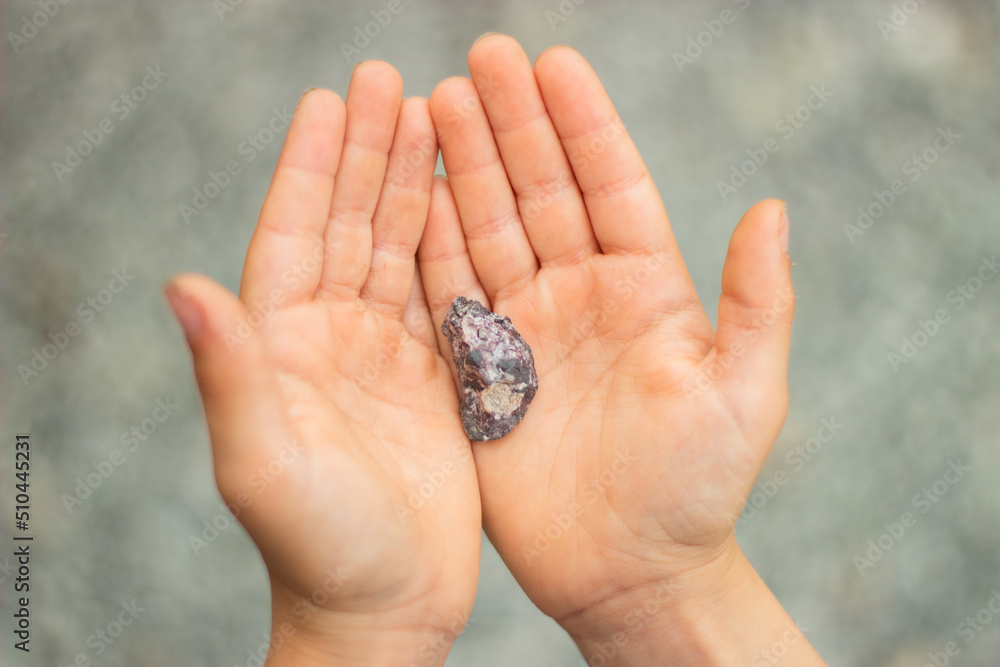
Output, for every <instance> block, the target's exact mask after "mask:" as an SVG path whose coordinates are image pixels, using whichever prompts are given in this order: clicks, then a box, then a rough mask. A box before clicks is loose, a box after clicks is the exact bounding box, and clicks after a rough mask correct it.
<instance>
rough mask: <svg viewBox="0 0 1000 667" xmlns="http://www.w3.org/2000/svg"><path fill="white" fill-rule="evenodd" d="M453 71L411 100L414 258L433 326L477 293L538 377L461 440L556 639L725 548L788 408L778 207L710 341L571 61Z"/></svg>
mask: <svg viewBox="0 0 1000 667" xmlns="http://www.w3.org/2000/svg"><path fill="white" fill-rule="evenodd" d="M469 69H470V71H471V74H472V78H471V80H470V79H465V78H452V79H448V80H446V81H444V82H442V83H441V84H440V85H439V86H438V87H437V89H436V90H435V91H434V93H433V95H432V96H431V100H430V107H431V113H432V116H433V118H434V122H435V126H436V127H437V130H438V138H439V141H440V144H441V151H442V156H443V159H444V165H445V169H446V171H447V175H448V180H447V182H445V181H443V180H439V181H438V182H437V183H436V184H435V189H434V191H433V196H432V204H431V207H432V209H433V210H435V211H436V213H437V215H435V216H432V218H431V220H430V221H429V224H428V227H427V229H426V231H425V234H424V237H423V239H422V241H421V245H420V249H419V252H418V257H419V260H420V271H421V275H422V277H423V283H424V285H425V287H426V291H427V296H428V302H429V303H430V305H431V310H432V316H433V319H434V322H435V324H438V323H440V322H441V321H442V318H443V317H444V313H445V312H446V310H447V308H448V305H449V304H450V302H451V299H452V298H453V297H454V296H456V295H458V294H463V295H466V296H469V297H472V298H477V299H479V300H481V301H483V302H484V304H486V305H487V306H488V307H491V308H492V309H493V310H495V311H496V312H498V313H500V314H502V315H506V316H509V317H510V318H511V320H512V321H513V324H514V326H515V327H516V328H517V329H518V330H519V331H520V333H521V334H522V335H523V336H524V338H525V339H526V340H527V342H528V343H529V344H530V345H531V347H532V350H533V353H534V358H535V365H536V367H537V369H538V375H539V389H538V393H537V395H536V396H535V398H534V402H533V403H532V404H531V406H530V408H529V409H528V412H527V414H526V416H525V418H524V420H523V421H522V422H521V424H520V425H519V426H517V427H516V428H515V429H514V431H513V432H512V433H511V434H510V435H508V436H506V437H505V438H502V439H499V440H496V441H492V442H484V443H474V445H473V452H474V455H475V461H476V467H477V471H478V476H479V485H480V490H481V494H482V503H483V521H484V527H485V529H486V531H487V534H488V535H489V537H490V539H491V541H492V542H493V544H494V545H495V546H496V547H497V549H498V550H499V552H500V554H501V555H502V556H503V558H504V560H505V562H506V563H507V565H508V566H509V567H510V569H511V571H512V572H513V574H514V576H515V577H516V578H517V580H518V582H519V583H520V584H521V585H522V586H523V587H524V589H525V591H526V592H527V594H528V595H529V597H531V599H532V600H533V601H534V602H535V603H536V604H537V605H538V606H539V607H540V608H541V609H542V610H543V611H544V612H545V613H547V614H549V615H551V616H553V617H554V618H556V619H557V620H559V621H560V622H562V623H563V624H564V625H567V626H569V625H572V623H573V621H572V619H574V618H575V617H577V616H579V615H581V614H593V613H594V611H595V610H599V609H600V608H602V606H605V605H607V607H608V608H609V609H610V608H611V606H612V605H611V603H612V602H613V601H616V600H618V599H619V598H621V597H622V596H629V595H632V594H633V593H636V592H643V595H646V596H647V597H648V596H652V595H654V591H655V590H657V588H658V587H665V590H668V591H669V595H667V597H670V596H676V595H679V594H680V595H691V596H693V595H696V593H697V591H696V590H695V589H696V588H697V587H698V586H700V585H702V583H704V584H705V585H706V587H707V586H708V585H709V583H710V582H712V581H714V580H715V579H716V578H717V577H721V576H724V574H723V573H725V572H726V571H728V570H729V569H730V568H731V567H732V565H733V563H734V562H735V561H736V560H737V558H738V557H739V555H740V554H739V549H738V547H737V545H736V542H735V539H734V537H733V527H734V523H735V521H736V519H737V516H738V514H739V512H740V509H741V507H742V504H743V502H744V500H745V498H746V496H747V493H748V492H749V490H750V487H751V485H752V484H753V481H754V478H755V476H756V474H757V473H758V471H759V469H760V467H761V465H762V463H763V461H764V458H765V456H766V455H767V453H768V451H769V449H770V447H771V445H772V443H773V442H774V440H775V437H776V436H777V433H778V431H779V430H780V427H781V424H782V421H783V419H784V415H785V411H786V405H787V390H786V379H785V376H786V365H787V355H788V346H789V336H790V329H791V319H792V310H793V295H792V288H791V282H790V278H789V261H788V258H787V255H786V253H785V248H786V247H787V234H788V232H787V218H786V216H785V212H784V204H783V203H782V202H780V201H777V200H768V201H765V202H762V203H760V204H757V205H756V206H754V207H753V208H751V209H750V211H749V212H748V213H747V214H746V215H745V216H744V217H743V219H742V220H741V221H740V223H739V225H738V226H737V228H736V231H735V233H734V234H733V237H732V241H731V244H730V247H729V253H728V256H727V258H726V262H725V267H724V270H723V276H722V294H721V299H720V301H719V309H718V328H717V329H716V328H713V326H712V325H711V323H710V321H709V319H708V317H707V316H706V314H705V312H704V310H703V308H702V306H701V303H700V301H699V299H698V296H697V294H696V292H695V289H694V287H693V284H692V282H691V279H690V277H689V275H688V272H687V270H686V268H685V266H684V262H683V260H682V258H681V254H680V251H679V249H678V247H677V243H676V241H675V240H674V237H673V234H672V232H671V228H670V224H669V222H668V219H667V215H666V212H665V210H664V208H663V205H662V203H661V200H660V197H659V195H658V193H657V189H656V186H655V185H654V183H653V181H652V179H651V178H650V175H649V172H648V171H647V170H646V168H645V166H644V164H643V162H642V160H641V158H640V157H639V154H638V152H637V151H636V148H635V146H634V145H633V143H632V142H631V140H630V139H629V137H628V134H627V133H626V131H625V128H624V126H623V124H622V121H621V119H620V118H619V117H618V115H617V113H616V112H615V109H614V107H613V106H612V104H611V102H610V100H609V98H608V96H607V94H606V93H605V91H604V89H603V88H602V86H601V84H600V82H599V81H598V79H597V76H596V75H595V73H594V72H593V70H592V69H591V68H590V67H589V65H588V64H587V63H586V62H585V61H584V59H583V58H582V57H581V56H580V55H579V54H578V53H577V52H575V51H573V50H572V49H569V48H567V47H555V48H552V49H549V50H547V51H546V52H544V53H543V54H542V55H541V56H540V57H539V58H538V60H537V61H536V63H535V65H534V68H532V65H531V63H530V62H529V61H528V59H527V57H526V56H525V54H524V52H523V51H522V50H521V48H520V47H519V46H518V45H517V43H516V42H515V41H514V40H512V39H511V38H509V37H506V36H502V35H500V36H489V37H485V38H483V39H481V40H480V41H478V42H477V43H476V44H475V45H474V46H473V48H472V50H471V52H470V54H469ZM439 343H440V344H441V345H442V349H445V350H446V349H447V345H446V344H445V343H444V341H443V340H442V339H441V338H440V337H439ZM699 573H704V574H703V575H702V574H699ZM696 580H697V581H698V582H699V583H697V584H696V583H694V582H695V581H696ZM643 595H636V596H635V598H634V599H636V600H640V601H641V600H643V599H645V598H644V597H643ZM660 597H662V596H659V595H658V594H657V598H660ZM664 599H665V598H664ZM616 604H617V603H616ZM614 608H615V609H618V610H621V609H625V610H627V607H622V606H621V605H617V606H615V607H614ZM660 664H662V663H660Z"/></svg>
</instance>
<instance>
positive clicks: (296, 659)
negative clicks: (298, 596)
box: [256, 600, 468, 667]
mask: <svg viewBox="0 0 1000 667" xmlns="http://www.w3.org/2000/svg"><path fill="white" fill-rule="evenodd" d="M423 616H424V618H422V619H414V618H413V615H412V614H410V613H409V612H407V611H404V610H377V611H374V610H373V611H371V612H343V611H334V610H331V609H328V608H321V607H317V606H315V605H313V604H311V603H310V602H309V601H306V600H299V601H296V602H281V601H277V600H276V601H274V602H273V612H272V619H271V642H270V648H269V649H268V650H267V660H266V662H265V663H264V664H265V665H266V667H292V666H294V667H353V666H355V665H357V666H358V667H361V666H362V665H364V666H365V667H440V666H441V665H443V664H444V662H445V659H446V658H447V656H448V653H449V651H450V650H451V646H452V644H453V643H454V642H455V640H456V639H457V638H458V636H459V635H460V634H461V633H462V630H463V629H464V627H465V624H466V622H467V619H468V614H459V613H454V614H452V616H451V617H450V619H449V618H447V617H445V618H443V619H440V620H437V621H432V620H431V619H430V618H428V617H429V616H433V615H431V614H424V615H423ZM261 657H262V658H263V656H261ZM256 664H259V663H256Z"/></svg>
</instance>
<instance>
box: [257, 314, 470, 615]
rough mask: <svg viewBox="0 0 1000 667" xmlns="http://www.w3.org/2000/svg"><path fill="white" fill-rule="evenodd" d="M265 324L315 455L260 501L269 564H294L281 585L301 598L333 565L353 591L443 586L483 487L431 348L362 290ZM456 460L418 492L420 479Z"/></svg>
mask: <svg viewBox="0 0 1000 667" xmlns="http://www.w3.org/2000/svg"><path fill="white" fill-rule="evenodd" d="M264 333H265V338H266V340H267V345H268V348H269V349H270V350H271V354H272V357H273V359H274V362H275V365H276V367H277V371H278V380H279V383H280V386H281V390H282V394H283V395H284V397H285V403H286V405H287V410H288V415H289V420H290V422H291V423H292V425H293V426H292V428H293V429H294V432H295V434H296V437H298V438H300V439H301V444H302V445H303V448H304V450H305V455H306V457H307V459H308V465H307V466H305V469H304V470H303V472H304V473H306V474H305V479H298V478H296V479H294V481H292V482H291V483H289V484H288V485H287V486H284V487H280V491H279V492H277V493H275V494H273V496H269V497H268V498H267V502H266V503H261V510H260V512H266V513H267V514H268V515H273V516H268V517H266V518H265V517H260V515H258V517H257V518H258V520H260V521H270V522H273V523H274V524H275V525H276V526H279V527H280V528H279V529H277V530H271V531H268V532H267V535H268V538H267V539H266V540H265V541H264V543H261V544H259V545H260V546H261V548H262V550H264V552H265V557H270V559H269V564H271V567H272V571H273V570H275V569H280V568H282V567H283V564H285V563H287V564H288V565H287V570H286V571H284V573H283V574H284V575H285V576H287V577H288V582H287V583H288V584H289V585H290V586H294V589H295V591H296V592H297V593H299V594H301V595H304V596H309V595H310V594H311V592H312V590H313V589H315V587H316V582H317V581H322V579H323V577H324V576H325V574H324V573H325V571H326V570H327V569H329V568H330V567H331V563H336V564H338V565H339V564H342V565H343V566H344V567H345V568H347V570H349V571H350V573H351V575H350V577H349V579H348V585H347V587H346V588H345V589H344V590H343V591H342V592H343V593H344V594H345V595H348V594H350V595H352V596H358V597H361V598H371V597H378V596H380V595H383V594H385V592H386V591H391V590H395V589H397V588H399V587H400V586H401V585H405V586H406V588H407V590H408V594H409V595H412V596H414V597H419V596H420V595H423V594H426V593H427V592H428V591H430V590H434V589H444V588H447V587H448V585H449V579H450V578H451V573H450V572H448V571H447V570H445V569H444V568H443V566H444V565H446V564H447V563H449V562H453V556H452V555H450V554H449V553H448V551H449V548H450V547H451V546H452V545H453V544H454V543H455V542H456V541H462V540H464V541H466V542H467V541H468V537H469V533H470V531H471V533H472V535H473V537H477V534H478V526H477V521H478V519H479V517H478V511H477V506H478V489H477V487H476V483H475V478H474V476H473V470H472V468H471V456H470V455H469V452H468V441H467V440H465V438H464V435H463V433H462V430H461V424H460V422H459V421H458V419H457V418H456V416H455V414H454V413H455V410H456V406H457V397H456V394H455V389H454V384H453V383H452V380H451V375H450V371H449V370H448V367H447V365H446V364H445V363H444V360H443V359H442V358H441V357H440V355H439V354H438V353H437V350H436V349H435V350H431V349H430V348H429V347H428V346H427V344H426V343H424V342H421V341H420V340H418V339H417V338H415V337H414V335H413V334H411V333H410V332H409V331H408V330H407V329H406V328H405V327H404V326H403V325H402V323H401V322H400V321H398V320H393V319H391V318H387V317H385V316H383V315H382V314H380V313H378V312H375V311H373V310H371V309H369V308H367V306H366V305H365V304H364V302H362V301H360V300H358V301H356V302H353V303H352V302H326V301H316V302H312V303H307V304H301V305H298V306H295V307H293V308H291V309H288V310H285V311H282V312H281V313H279V314H278V315H277V316H276V317H275V318H274V320H273V321H272V322H270V323H269V324H268V326H267V328H266V330H265V332H264ZM417 429H419V431H417ZM452 467H454V469H455V470H456V471H457V472H456V473H454V474H452V475H449V476H448V477H447V479H446V483H442V484H440V488H438V487H437V486H433V483H432V487H433V495H431V494H428V493H426V492H425V493H424V495H429V496H430V497H429V498H426V499H424V498H423V496H421V495H420V493H419V489H420V485H421V484H424V483H425V482H427V481H428V479H429V478H432V477H433V473H435V472H439V471H441V470H442V468H444V469H446V470H451V469H452ZM425 487H426V485H425ZM275 488H276V489H278V488H279V487H277V486H276V487H275ZM289 516H295V517H297V518H298V520H297V521H296V522H294V523H290V522H288V521H287V520H283V519H282V517H289ZM452 531H454V532H455V533H457V535H455V534H453V533H452ZM348 536H349V539H347V538H348ZM466 546H468V545H466ZM454 556H458V557H460V558H459V559H460V560H461V561H463V563H462V566H463V567H465V568H469V567H470V565H471V564H470V563H468V562H466V561H468V560H469V558H468V557H466V556H465V555H464V554H454ZM473 569H474V568H473ZM463 583H464V584H465V587H467V586H468V582H463ZM463 592H465V591H464V590H463Z"/></svg>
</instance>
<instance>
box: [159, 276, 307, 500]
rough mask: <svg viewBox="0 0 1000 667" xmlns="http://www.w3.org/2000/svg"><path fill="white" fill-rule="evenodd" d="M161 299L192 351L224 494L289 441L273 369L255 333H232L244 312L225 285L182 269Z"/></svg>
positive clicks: (228, 494) (241, 486)
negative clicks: (166, 305)
mask: <svg viewBox="0 0 1000 667" xmlns="http://www.w3.org/2000/svg"><path fill="white" fill-rule="evenodd" d="M167 299H168V300H169V302H170V305H171V307H172V308H173V310H174V313H175V314H176V316H177V319H178V321H179V322H180V324H181V326H182V328H183V329H184V332H185V335H186V336H187V341H188V345H189V346H190V348H191V353H192V355H193V358H194V369H195V376H196V377H197V380H198V389H199V390H200V391H201V397H202V402H203V403H204V407H205V416H206V417H207V420H208V430H209V434H210V435H211V439H212V453H213V458H214V461H215V475H216V480H217V481H218V484H219V489H220V491H222V493H223V496H224V497H226V498H231V497H233V495H234V494H237V493H240V492H242V491H245V486H246V481H247V477H248V474H247V471H252V470H255V469H257V468H258V467H260V466H261V465H266V464H267V463H268V462H270V461H273V460H274V459H275V457H276V456H277V455H279V453H280V451H281V449H282V447H287V446H288V445H289V444H290V442H289V441H290V439H289V436H288V433H289V431H288V430H287V429H286V422H285V411H284V403H283V399H282V396H281V392H280V389H279V386H278V379H277V375H276V373H275V371H274V367H273V366H272V364H271V362H270V359H269V357H268V355H267V351H266V349H265V347H264V344H263V342H262V341H261V339H260V336H259V335H258V333H257V332H253V333H252V334H251V335H250V336H249V337H237V336H236V335H235V332H236V331H238V330H239V327H240V322H241V321H246V318H247V315H248V312H247V308H246V306H245V305H244V304H243V302H242V301H240V300H239V299H237V298H236V297H235V296H234V295H233V294H231V293H230V292H229V291H228V290H226V289H225V288H224V287H222V286H220V285H218V284H217V283H215V282H213V281H212V280H209V279H208V278H205V277H204V276H198V275H192V274H188V275H182V276H178V277H176V278H174V279H173V280H172V281H171V282H170V284H169V285H168V286H167ZM234 341H236V342H234Z"/></svg>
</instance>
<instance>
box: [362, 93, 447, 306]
mask: <svg viewBox="0 0 1000 667" xmlns="http://www.w3.org/2000/svg"><path fill="white" fill-rule="evenodd" d="M437 152H438V151H437V138H436V137H435V135H434V124H433V123H432V122H431V115H430V111H429V110H428V108H427V100H425V99H423V98H419V97H411V98H409V99H407V100H406V101H405V102H403V106H402V107H401V108H400V112H399V121H398V122H397V124H396V135H395V138H394V139H393V144H392V150H391V151H390V153H389V166H388V170H387V171H386V175H385V184H384V185H383V186H382V194H381V195H380V196H379V202H378V207H377V208H376V209H375V218H374V219H373V220H372V258H371V270H370V271H369V273H368V280H367V281H366V282H365V284H364V287H362V289H361V298H362V299H363V300H364V301H365V302H366V303H368V305H370V306H371V307H372V308H375V309H376V310H379V311H380V312H383V313H385V314H387V315H389V316H391V317H395V318H399V317H401V316H402V314H403V310H404V309H405V308H406V304H407V302H408V301H409V299H410V294H411V291H412V290H411V287H412V284H413V271H414V267H415V261H414V260H415V258H414V253H416V250H417V243H419V242H420V235H421V234H422V233H423V231H424V223H425V222H426V220H427V209H428V207H429V206H430V201H431V184H432V183H433V182H434V167H435V166H436V165H437Z"/></svg>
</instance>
